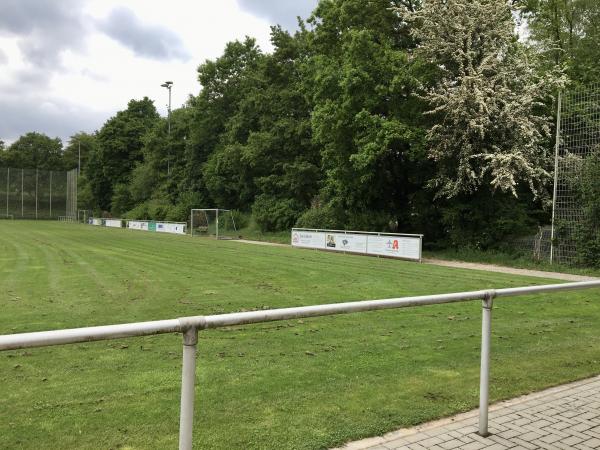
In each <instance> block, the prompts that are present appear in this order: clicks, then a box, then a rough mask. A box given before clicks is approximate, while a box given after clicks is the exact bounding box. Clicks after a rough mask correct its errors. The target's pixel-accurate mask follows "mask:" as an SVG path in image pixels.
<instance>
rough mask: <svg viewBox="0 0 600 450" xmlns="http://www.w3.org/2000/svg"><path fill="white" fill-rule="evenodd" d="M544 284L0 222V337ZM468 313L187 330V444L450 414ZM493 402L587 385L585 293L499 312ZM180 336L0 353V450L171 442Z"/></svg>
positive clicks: (355, 429)
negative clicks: (192, 347) (190, 343)
mask: <svg viewBox="0 0 600 450" xmlns="http://www.w3.org/2000/svg"><path fill="white" fill-rule="evenodd" d="M546 282H548V280H540V279H531V278H525V277H517V276H509V275H503V274H498V273H486V272H477V271H467V270H460V269H449V268H443V267H435V266H428V265H420V264H416V263H409V262H402V261H395V260H389V259H376V258H368V257H361V256H349V255H342V254H332V253H323V252H315V251H310V250H298V249H292V248H278V247H265V246H254V245H246V244H241V243H236V242H226V241H213V240H207V239H200V238H198V239H191V238H188V237H181V236H169V235H161V234H147V233H144V232H135V231H127V230H113V229H100V228H91V227H86V226H83V225H74V224H59V223H54V222H37V223H36V222H19V221H6V222H0V305H1V306H2V313H1V314H0V334H8V333H18V332H26V331H37V330H46V329H58V328H65V327H79V326H88V325H101V324H110V323H123V322H132V321H142V320H154V319H168V318H175V317H179V316H185V315H198V314H215V313H221V312H233V311H242V310H253V309H261V308H274V307H285V306H299V305H310V304H319V303H325V302H338V301H349V300H363V299H371V298H389V297H397V296H404V295H409V294H432V293H442V292H452V291H462V290H470V289H484V288H492V287H496V288H501V287H509V286H517V285H531V284H540V283H546ZM480 310H481V307H480V303H479V302H471V303H463V304H454V305H441V306H430V307H422V308H414V309H405V310H399V311H383V312H376V313H361V314H355V315H348V316H338V317H327V318H314V319H310V320H295V321H290V322H280V323H272V324H262V325H255V326H247V327H234V328H228V329H220V330H212V331H205V332H202V333H201V335H200V343H199V361H198V371H197V377H198V384H197V415H196V420H195V430H194V440H195V443H196V446H195V448H205V449H249V448H258V449H269V448H272V449H319V448H327V447H329V446H333V445H336V444H340V443H342V442H344V441H347V440H350V439H356V438H361V437H366V436H370V435H376V434H379V433H383V432H385V431H389V430H391V429H394V428H397V427H402V426H408V425H413V424H417V423H419V422H423V421H427V420H430V419H433V418H437V417H441V416H447V415H450V414H452V413H455V412H458V411H465V410H468V409H471V408H473V407H475V406H476V404H477V399H478V374H479V342H480V327H481V325H480V320H481V312H480ZM493 330H494V332H493V342H492V345H493V347H492V385H491V397H492V399H494V400H497V399H501V398H507V397H512V396H515V395H518V394H522V393H525V392H529V391H531V390H536V389H541V388H544V387H547V386H550V385H555V384H558V383H562V382H566V381H571V380H575V379H578V378H583V377H587V376H590V375H593V374H597V373H600V332H599V330H600V292H598V291H587V292H578V293H569V294H564V293H563V294H555V295H551V296H549V295H545V296H534V297H522V298H513V299H501V300H498V301H497V302H496V305H495V312H494V325H493ZM180 365H181V337H180V336H177V335H166V336H154V337H147V338H136V339H128V340H120V341H104V342H97V343H89V344H81V345H71V346H62V347H52V348H41V349H31V350H27V351H15V352H3V353H0V448H2V449H20V448H27V449H34V448H35V449H39V448H49V449H70V448H77V449H118V448H124V449H125V448H127V449H146V448H149V449H161V450H162V449H167V448H176V446H177V433H178V420H179V417H178V416H179V413H178V408H179V388H180V385H179V383H180V370H181V367H180Z"/></svg>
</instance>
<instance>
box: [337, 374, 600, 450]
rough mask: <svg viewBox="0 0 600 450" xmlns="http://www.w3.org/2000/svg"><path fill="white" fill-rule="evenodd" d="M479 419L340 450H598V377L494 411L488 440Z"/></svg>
mask: <svg viewBox="0 0 600 450" xmlns="http://www.w3.org/2000/svg"><path fill="white" fill-rule="evenodd" d="M477 414H478V412H477V410H474V411H471V412H468V413H465V414H460V415H458V416H454V417H451V418H447V419H442V420H439V421H436V422H431V423H428V424H424V425H420V426H418V427H415V428H408V429H403V430H398V431H394V432H392V433H388V434H386V435H384V436H381V437H375V438H369V439H365V440H362V441H356V442H352V443H349V444H347V445H346V446H344V447H341V449H344V450H365V449H369V450H390V449H403V450H423V449H430V450H451V449H463V450H478V449H489V450H501V449H577V450H591V449H600V376H599V377H595V378H590V379H587V380H583V381H578V382H575V383H571V384H566V385H563V386H559V387H555V388H551V389H548V390H545V391H542V392H538V393H535V394H531V395H526V396H523V397H519V398H516V399H514V400H509V401H506V402H501V403H497V404H495V405H492V406H491V407H490V420H489V430H490V433H492V434H491V435H490V436H489V437H487V438H483V437H481V436H479V435H478V434H476V431H477ZM341 449H338V450H341Z"/></svg>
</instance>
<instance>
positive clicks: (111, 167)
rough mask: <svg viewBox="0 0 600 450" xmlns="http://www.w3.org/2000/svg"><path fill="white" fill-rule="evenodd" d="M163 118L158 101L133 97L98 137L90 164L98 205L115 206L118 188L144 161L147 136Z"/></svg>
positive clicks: (109, 207)
mask: <svg viewBox="0 0 600 450" xmlns="http://www.w3.org/2000/svg"><path fill="white" fill-rule="evenodd" d="M158 119H159V115H158V112H157V111H156V108H155V107H154V103H153V102H152V100H150V99H149V98H147V97H144V98H143V99H142V100H130V101H129V103H128V104H127V109H126V110H124V111H119V112H118V113H117V114H116V116H114V117H112V118H110V119H109V120H108V121H107V122H106V123H105V124H104V126H103V127H102V128H101V129H100V131H99V132H98V134H97V136H96V140H97V144H98V145H97V146H95V147H93V151H92V154H91V155H90V156H89V160H88V164H87V166H86V176H87V179H88V180H89V182H90V188H91V190H92V192H93V195H94V198H95V203H96V205H95V207H97V208H101V209H103V210H110V209H111V198H112V195H113V189H114V187H115V186H116V185H117V184H119V183H127V182H128V181H129V179H128V178H129V175H130V174H131V172H132V170H133V169H134V167H135V165H136V164H137V163H139V162H141V161H142V160H143V153H142V147H143V145H144V136H145V135H146V133H147V132H148V131H149V130H150V129H151V128H152V127H153V126H154V125H155V123H156V121H157V120H158Z"/></svg>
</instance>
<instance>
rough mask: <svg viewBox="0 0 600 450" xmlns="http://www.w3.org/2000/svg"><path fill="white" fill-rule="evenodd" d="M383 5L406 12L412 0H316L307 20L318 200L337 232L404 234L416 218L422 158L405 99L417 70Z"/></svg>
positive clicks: (410, 99)
mask: <svg viewBox="0 0 600 450" xmlns="http://www.w3.org/2000/svg"><path fill="white" fill-rule="evenodd" d="M390 3H391V4H392V5H396V6H397V7H398V8H401V9H402V11H406V10H407V9H408V10H416V9H418V7H419V3H420V2H389V1H387V0H376V1H369V2H364V1H361V0H336V1H329V2H321V3H320V4H319V6H318V7H317V9H316V10H315V12H314V14H313V17H312V18H311V19H309V22H311V23H312V24H313V25H314V27H315V28H314V32H313V34H312V36H311V37H310V39H311V53H312V57H311V58H310V59H309V61H308V64H307V69H306V75H305V80H304V86H305V90H306V93H307V94H306V95H311V100H312V104H313V108H314V109H313V112H312V130H313V141H314V144H315V145H316V146H317V147H318V148H320V149H321V160H322V166H323V171H324V174H325V180H324V183H323V184H324V186H323V189H322V190H321V195H320V199H318V200H319V201H318V202H317V204H320V205H321V207H325V208H329V209H331V210H333V211H334V212H335V213H334V216H335V215H337V216H338V220H337V225H338V226H351V227H361V228H362V227H365V228H379V229H381V228H388V227H389V225H388V224H389V223H396V225H395V226H393V227H394V228H395V227H397V226H400V227H402V228H403V229H406V228H407V227H410V223H411V221H412V219H413V218H414V217H416V216H417V213H416V208H417V203H418V201H417V197H418V195H419V194H418V191H419V190H420V185H421V184H422V180H421V178H422V176H423V169H424V168H425V167H424V166H423V162H424V163H425V165H427V161H426V158H424V157H423V145H422V144H423V139H424V130H423V128H422V124H421V110H422V105H421V101H420V99H418V98H417V97H415V96H414V95H413V93H414V92H415V91H416V89H417V86H418V85H419V83H420V82H419V78H421V76H422V75H423V74H422V73H421V72H420V71H419V62H418V61H417V60H411V57H410V51H411V50H412V49H413V48H414V46H415V41H414V39H413V37H412V36H411V35H410V33H409V24H408V23H407V22H406V21H405V20H404V19H403V16H401V15H399V14H398V13H397V12H396V11H394V10H392V9H390ZM310 215H311V217H314V213H312V212H311V213H310ZM327 215H328V217H331V214H330V213H329V212H327ZM328 220H329V219H328Z"/></svg>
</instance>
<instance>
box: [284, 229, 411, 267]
mask: <svg viewBox="0 0 600 450" xmlns="http://www.w3.org/2000/svg"><path fill="white" fill-rule="evenodd" d="M292 245H293V246H294V247H303V248H316V249H320V250H333V251H338V252H350V253H362V254H367V255H378V256H388V257H393V258H404V259H414V260H417V261H420V260H421V236H419V235H415V236H412V235H398V234H373V233H361V232H352V233H342V232H339V231H328V230H314V231H313V230H299V229H293V230H292Z"/></svg>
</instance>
